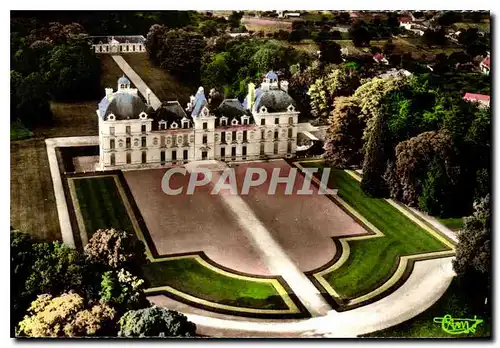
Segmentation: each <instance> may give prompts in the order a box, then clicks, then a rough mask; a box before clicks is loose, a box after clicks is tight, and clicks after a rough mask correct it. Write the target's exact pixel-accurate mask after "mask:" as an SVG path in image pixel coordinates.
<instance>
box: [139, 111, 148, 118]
mask: <svg viewBox="0 0 500 348" xmlns="http://www.w3.org/2000/svg"><path fill="white" fill-rule="evenodd" d="M139 117H140V118H141V119H142V120H144V119H146V118H147V117H148V114H146V113H145V112H144V111H143V112H141V113H140V114H139Z"/></svg>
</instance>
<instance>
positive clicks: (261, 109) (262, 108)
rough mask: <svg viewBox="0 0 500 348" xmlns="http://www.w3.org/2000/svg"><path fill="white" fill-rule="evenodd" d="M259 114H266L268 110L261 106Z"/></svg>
mask: <svg viewBox="0 0 500 348" xmlns="http://www.w3.org/2000/svg"><path fill="white" fill-rule="evenodd" d="M259 112H262V113H266V112H267V108H266V107H265V106H261V107H260V110H259Z"/></svg>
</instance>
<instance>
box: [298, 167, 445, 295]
mask: <svg viewBox="0 0 500 348" xmlns="http://www.w3.org/2000/svg"><path fill="white" fill-rule="evenodd" d="M302 165H304V166H308V167H319V168H320V169H321V168H322V164H320V163H318V162H312V163H311V162H309V163H307V162H304V163H302ZM329 186H330V187H335V188H337V189H338V195H339V196H340V198H342V199H343V200H344V201H346V202H347V203H348V204H349V205H350V206H351V207H352V208H354V209H355V210H356V211H357V212H358V213H360V214H361V215H362V216H363V217H364V218H365V219H366V220H368V221H369V222H370V223H371V224H373V225H374V226H375V227H376V228H378V229H379V230H380V231H381V232H382V233H383V234H384V235H385V237H381V238H373V239H367V240H354V241H350V242H349V245H350V249H351V250H350V255H349V258H348V259H347V261H346V262H345V263H344V264H343V265H342V266H341V267H340V268H338V269H337V270H335V271H333V272H331V273H327V274H326V275H325V276H324V277H325V280H327V281H328V283H330V285H331V286H332V287H333V288H334V289H335V291H337V292H338V293H339V295H340V296H341V297H342V298H345V299H351V298H355V297H358V296H361V295H364V294H366V293H368V292H370V291H372V290H374V289H375V288H377V287H378V286H379V285H381V283H383V282H384V281H386V280H387V279H388V278H389V277H390V276H391V274H392V272H393V270H395V268H396V267H397V264H398V259H399V257H400V256H403V255H411V254H419V253H427V252H435V251H442V250H448V247H447V246H445V245H444V244H443V243H441V242H440V241H439V240H437V239H436V238H434V237H433V236H432V235H431V234H430V233H428V232H426V231H425V230H423V229H422V228H421V227H420V226H418V225H417V224H415V223H414V222H412V221H411V220H410V219H409V218H408V217H406V216H404V215H403V214H402V213H401V212H399V210H397V209H396V208H395V207H393V206H392V205H390V204H389V203H388V202H386V201H385V200H384V199H374V198H370V197H368V196H366V195H365V194H364V193H363V191H362V190H361V187H360V185H359V183H358V182H357V181H356V180H355V179H354V178H352V177H351V176H350V175H349V174H347V173H346V172H345V171H342V170H332V174H331V175H330V183H329ZM332 204H333V203H332Z"/></svg>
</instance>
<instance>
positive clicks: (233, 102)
mask: <svg viewBox="0 0 500 348" xmlns="http://www.w3.org/2000/svg"><path fill="white" fill-rule="evenodd" d="M214 115H215V116H217V117H221V116H226V117H227V118H229V120H231V119H232V118H234V117H237V118H238V119H239V118H240V117H241V116H244V115H250V113H249V112H248V111H247V110H246V109H245V108H244V107H243V105H241V103H240V101H239V100H238V99H224V100H223V101H222V103H220V105H219V106H218V107H217V108H216V109H215V110H214Z"/></svg>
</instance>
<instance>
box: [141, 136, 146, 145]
mask: <svg viewBox="0 0 500 348" xmlns="http://www.w3.org/2000/svg"><path fill="white" fill-rule="evenodd" d="M141 147H146V137H142V138H141Z"/></svg>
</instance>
